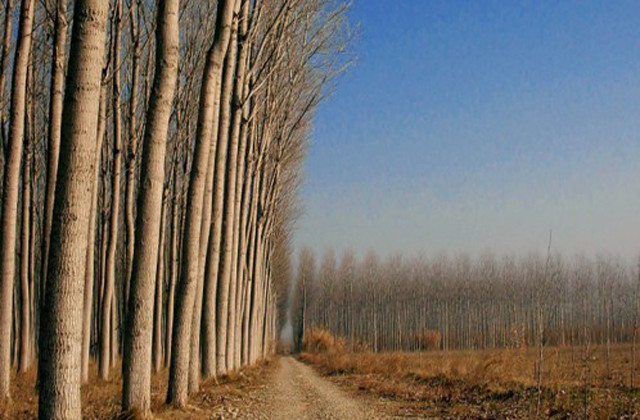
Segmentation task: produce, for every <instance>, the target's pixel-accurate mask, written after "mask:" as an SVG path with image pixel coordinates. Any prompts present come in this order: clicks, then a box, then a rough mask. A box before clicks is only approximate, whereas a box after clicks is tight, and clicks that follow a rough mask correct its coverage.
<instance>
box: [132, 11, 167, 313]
mask: <svg viewBox="0 0 640 420" xmlns="http://www.w3.org/2000/svg"><path fill="white" fill-rule="evenodd" d="M158 10H160V9H158ZM138 23H139V22H138V6H137V1H136V0H133V1H131V8H130V16H129V28H130V30H131V39H132V40H133V60H132V63H131V86H130V92H131V98H130V99H129V153H128V156H127V184H126V195H125V218H126V224H127V235H126V252H127V261H126V264H125V267H126V270H127V271H126V277H125V302H124V305H125V308H127V307H128V306H127V305H128V302H129V291H130V290H129V289H130V285H131V272H132V270H133V252H134V245H135V242H134V241H135V225H134V223H135V214H134V200H135V189H136V161H137V156H138V138H137V123H136V110H137V106H138V83H139V80H140V54H141V52H140V33H139V27H138Z"/></svg>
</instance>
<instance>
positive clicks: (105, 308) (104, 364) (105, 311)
mask: <svg viewBox="0 0 640 420" xmlns="http://www.w3.org/2000/svg"><path fill="white" fill-rule="evenodd" d="M115 7H116V10H115V14H116V15H115V30H114V35H113V36H114V50H113V98H112V99H113V136H114V140H113V141H114V144H113V184H112V185H111V188H112V194H111V218H110V220H109V226H110V228H109V246H108V248H107V261H106V263H107V267H106V284H105V290H104V299H103V302H102V322H101V328H100V335H101V340H100V359H99V371H100V378H101V379H103V380H107V379H109V368H110V367H111V365H112V364H113V362H114V361H115V357H116V353H117V352H114V351H113V349H114V348H116V349H117V346H115V343H113V342H112V341H113V340H112V338H115V335H116V334H113V330H114V329H115V327H116V326H115V323H114V322H113V320H114V319H115V316H114V315H113V314H112V311H115V309H116V296H115V282H116V250H117V245H118V232H119V229H118V224H119V221H120V218H119V215H120V179H121V177H122V117H121V101H120V67H121V58H120V48H121V39H120V36H121V28H122V1H121V0H116V6H115ZM112 324H113V325H112ZM112 359H113V360H112Z"/></svg>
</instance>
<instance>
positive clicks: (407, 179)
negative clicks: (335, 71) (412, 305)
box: [295, 0, 640, 259]
mask: <svg viewBox="0 0 640 420" xmlns="http://www.w3.org/2000/svg"><path fill="white" fill-rule="evenodd" d="M638 16H640V2H638V1H580V2H576V1H453V0H449V1H436V0H433V1H431V0H355V2H354V5H353V8H352V10H351V11H350V18H351V21H352V22H353V23H354V24H356V25H358V27H359V30H358V31H359V36H358V38H357V40H356V42H355V43H354V45H353V50H354V52H355V53H356V55H357V57H358V61H357V64H356V65H355V66H354V67H352V68H351V69H350V70H349V71H348V73H347V74H345V75H343V76H341V77H340V78H339V80H338V82H337V85H336V87H335V90H334V92H333V94H332V95H331V96H330V97H329V98H328V99H327V100H326V101H325V102H324V103H323V104H322V105H321V106H320V108H319V110H318V114H317V116H316V119H315V126H314V129H313V132H312V136H311V147H310V149H309V155H308V159H307V161H306V164H305V172H306V174H305V175H306V180H305V183H304V185H303V189H302V201H303V205H304V215H303V216H302V218H301V219H300V221H299V222H298V225H297V230H296V233H295V243H296V244H297V245H298V246H299V245H308V246H311V247H313V248H316V249H317V250H319V251H321V250H323V249H324V248H326V247H328V246H332V247H334V248H335V249H337V250H340V249H344V248H347V247H349V248H353V249H355V250H356V251H358V252H366V251H368V250H370V249H373V250H376V251H378V252H379V253H381V254H387V253H392V252H404V253H410V254H411V253H416V252H426V253H439V252H449V253H458V252H468V253H471V254H478V253H481V252H485V251H487V250H492V251H494V252H496V253H517V254H522V253H528V252H536V251H538V252H544V251H545V250H546V242H547V240H548V235H549V229H552V230H553V236H554V239H553V248H554V249H555V250H557V251H560V252H563V253H565V254H568V255H571V254H574V253H587V254H593V253H612V254H617V255H621V256H622V257H625V258H629V259H631V258H635V257H637V256H638V255H640V24H639V23H638V22H639V21H638Z"/></svg>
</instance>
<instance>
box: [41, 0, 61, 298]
mask: <svg viewBox="0 0 640 420" xmlns="http://www.w3.org/2000/svg"><path fill="white" fill-rule="evenodd" d="M67 26H68V25H67V2H66V1H57V2H56V17H55V26H54V31H55V35H54V40H53V59H52V60H51V86H50V92H49V95H50V96H49V148H48V152H49V155H48V159H47V178H46V182H47V186H46V190H45V196H44V203H45V204H44V205H45V208H44V232H43V233H42V256H41V260H42V265H41V267H40V279H41V283H42V289H41V290H42V291H43V292H44V289H45V279H46V278H47V266H48V261H47V256H48V255H49V244H50V240H51V218H52V217H53V200H54V197H55V190H56V176H57V173H58V158H59V154H60V126H61V123H62V94H63V87H64V65H65V55H66V45H67ZM40 300H41V302H44V293H42V295H41V296H40Z"/></svg>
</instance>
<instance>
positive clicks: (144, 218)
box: [122, 0, 180, 413]
mask: <svg viewBox="0 0 640 420" xmlns="http://www.w3.org/2000/svg"><path fill="white" fill-rule="evenodd" d="M179 9H180V2H179V0H161V1H160V2H159V3H158V23H157V26H156V51H157V52H156V70H155V71H156V74H155V76H154V81H153V89H152V91H151V98H150V99H149V110H148V115H147V124H146V128H145V135H144V140H143V148H142V171H141V173H142V182H141V186H140V196H139V199H138V200H139V201H138V220H137V223H136V225H137V227H138V228H137V230H136V242H135V249H134V256H133V271H132V276H131V295H130V299H129V311H128V317H127V323H126V331H125V347H124V369H123V373H124V386H123V390H122V408H123V409H124V410H125V411H128V410H137V411H141V412H143V413H146V412H148V411H149V406H150V400H151V396H150V393H151V371H150V369H149V367H150V366H151V348H152V343H151V339H152V331H153V308H154V299H153V296H154V289H155V282H156V281H158V280H157V279H156V270H157V266H158V243H160V242H161V241H160V225H161V218H162V201H163V197H162V195H163V188H164V168H165V155H166V147H167V131H168V127H169V117H170V115H171V105H172V103H173V97H174V93H175V86H176V79H177V76H178V58H179V26H178V25H179V23H178V15H179V11H180V10H179ZM160 281H161V280H160Z"/></svg>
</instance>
